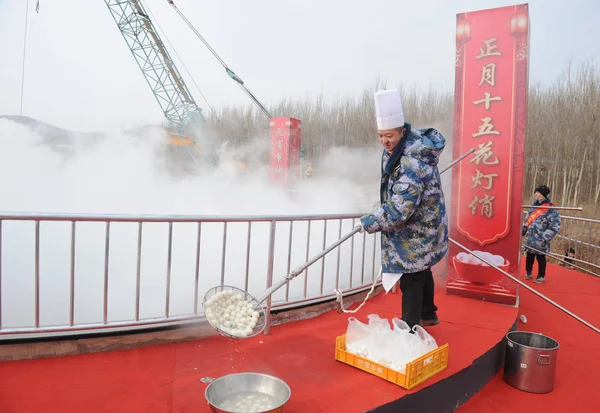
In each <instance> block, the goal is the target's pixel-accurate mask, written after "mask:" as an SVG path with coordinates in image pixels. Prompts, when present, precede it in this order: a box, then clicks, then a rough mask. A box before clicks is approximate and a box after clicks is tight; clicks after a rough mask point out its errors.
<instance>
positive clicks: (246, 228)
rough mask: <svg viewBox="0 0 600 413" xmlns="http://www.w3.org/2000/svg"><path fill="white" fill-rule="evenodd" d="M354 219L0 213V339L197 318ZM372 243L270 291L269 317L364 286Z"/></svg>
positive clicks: (291, 263) (346, 250)
mask: <svg viewBox="0 0 600 413" xmlns="http://www.w3.org/2000/svg"><path fill="white" fill-rule="evenodd" d="M357 218H359V215H356V214H346V215H305V216H180V215H139V216H134V215H73V214H38V213H36V214H33V213H32V214H27V213H0V341H2V340H10V339H14V338H31V337H41V336H61V335H72V334H77V335H81V334H87V333H90V332H97V331H98V330H102V331H119V330H132V329H141V328H149V327H154V326H162V325H170V324H182V323H189V322H198V321H203V320H204V317H203V313H202V309H201V302H202V299H203V297H204V294H205V293H206V291H207V290H208V289H210V288H212V287H213V286H215V285H221V284H227V285H234V286H237V287H239V288H242V289H244V290H246V291H248V292H250V293H251V294H253V295H260V293H261V292H263V291H264V290H266V289H267V288H268V287H270V286H271V285H272V283H273V280H274V278H275V277H283V276H285V275H286V274H288V273H289V272H290V270H291V269H292V268H293V267H296V266H297V265H299V264H302V263H304V262H306V261H308V259H309V258H310V257H311V256H314V255H315V254H316V253H318V252H320V251H321V250H323V249H325V247H326V246H327V245H329V244H331V243H332V242H333V241H335V240H337V239H338V238H340V237H341V235H342V232H347V231H350V230H351V229H352V228H353V227H354V226H355V225H356V223H357ZM379 242H380V241H379V237H377V236H375V235H369V234H366V233H363V234H358V235H356V236H354V237H352V239H351V240H349V241H347V242H345V243H344V244H342V245H341V246H339V247H338V248H336V249H335V250H333V251H332V252H331V253H330V254H329V255H327V256H325V257H323V258H322V259H320V260H319V261H317V262H316V263H315V264H314V265H313V266H311V267H309V268H307V269H306V270H305V271H304V273H303V274H301V275H299V276H298V277H297V278H295V279H294V280H292V281H291V282H290V283H289V284H288V285H286V287H285V288H282V289H281V290H279V291H277V292H275V293H274V294H273V296H272V300H269V302H268V303H267V310H268V312H270V311H272V310H278V309H284V308H290V307H298V306H303V305H308V304H312V303H317V302H322V301H326V300H329V299H334V298H335V294H334V292H333V290H334V289H339V290H341V291H342V292H343V293H345V294H346V295H347V294H352V293H355V292H358V291H361V290H364V289H367V288H369V287H370V285H371V284H372V282H373V280H374V279H375V277H376V274H377V271H378V270H379V261H380V248H379ZM32 258H33V259H32Z"/></svg>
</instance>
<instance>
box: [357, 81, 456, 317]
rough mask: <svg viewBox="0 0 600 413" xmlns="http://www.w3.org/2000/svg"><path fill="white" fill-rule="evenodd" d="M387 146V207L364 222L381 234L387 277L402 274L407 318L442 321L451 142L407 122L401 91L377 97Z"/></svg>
mask: <svg viewBox="0 0 600 413" xmlns="http://www.w3.org/2000/svg"><path fill="white" fill-rule="evenodd" d="M375 109H376V112H377V129H378V133H379V138H380V141H381V144H382V146H383V147H384V151H383V155H382V168H381V169H382V177H381V188H380V200H381V206H380V207H379V208H377V209H376V210H375V211H374V212H373V213H371V214H368V215H365V216H363V217H362V218H361V219H360V222H361V226H362V229H363V230H364V231H366V232H368V233H370V234H371V233H374V232H381V260H382V264H381V265H382V273H383V274H384V276H385V275H386V274H394V275H397V276H400V290H401V291H402V319H403V320H404V321H405V322H406V323H407V324H408V325H409V326H410V327H413V326H414V325H416V324H420V325H422V326H431V325H435V324H437V323H439V319H438V317H437V313H436V312H437V307H436V305H435V303H434V281H433V275H432V273H431V267H432V266H433V265H435V264H436V263H438V262H439V261H440V260H441V259H442V258H443V257H444V255H445V254H446V252H447V251H448V219H447V215H446V205H445V201H444V194H443V192H442V183H441V180H440V173H439V171H438V167H437V165H438V161H439V157H440V154H441V153H442V151H443V149H444V146H445V139H444V137H443V136H442V134H440V133H439V132H438V131H437V130H435V129H419V130H412V128H411V125H410V123H405V121H404V114H403V111H402V104H401V100H400V95H399V91H398V90H384V91H379V92H377V93H376V94H375Z"/></svg>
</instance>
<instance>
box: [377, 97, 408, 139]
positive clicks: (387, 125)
mask: <svg viewBox="0 0 600 413" xmlns="http://www.w3.org/2000/svg"><path fill="white" fill-rule="evenodd" d="M375 114H376V117H377V129H379V130H385V129H394V128H401V127H403V126H404V112H402V101H401V99H400V91H399V90H398V89H390V90H380V91H378V92H376V93H375Z"/></svg>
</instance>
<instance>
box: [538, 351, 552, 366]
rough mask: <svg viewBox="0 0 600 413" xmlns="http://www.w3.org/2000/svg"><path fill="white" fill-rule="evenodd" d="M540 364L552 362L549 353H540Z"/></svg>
mask: <svg viewBox="0 0 600 413" xmlns="http://www.w3.org/2000/svg"><path fill="white" fill-rule="evenodd" d="M537 362H538V364H544V365H548V364H550V355H549V354H540V355H539V356H538V358H537Z"/></svg>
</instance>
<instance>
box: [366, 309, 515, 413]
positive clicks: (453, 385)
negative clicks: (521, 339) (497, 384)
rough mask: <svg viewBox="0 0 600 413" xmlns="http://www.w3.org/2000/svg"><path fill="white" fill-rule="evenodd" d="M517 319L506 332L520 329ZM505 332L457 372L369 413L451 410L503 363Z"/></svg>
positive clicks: (442, 411)
mask: <svg viewBox="0 0 600 413" xmlns="http://www.w3.org/2000/svg"><path fill="white" fill-rule="evenodd" d="M517 323H518V318H517V319H515V322H514V323H513V325H512V326H511V327H510V329H509V330H508V331H507V334H508V333H509V332H511V331H514V330H516V329H517ZM505 354H506V335H505V336H504V337H503V338H502V340H500V341H499V342H498V343H496V345H495V346H494V347H492V348H491V349H489V350H488V351H486V352H485V353H484V354H482V355H481V356H480V357H478V358H477V359H475V360H474V361H473V363H472V364H471V365H470V366H469V367H466V368H464V369H462V370H461V371H459V372H458V373H456V374H453V375H452V376H450V377H447V378H445V379H444V380H441V381H439V382H437V383H435V384H432V385H431V386H427V387H425V388H423V389H422V390H419V391H418V392H416V393H411V394H407V395H406V396H404V397H401V398H400V399H398V400H396V401H393V402H390V403H388V404H385V405H383V406H379V407H376V408H374V409H372V410H369V411H368V412H369V413H398V412H419V413H450V412H453V411H455V410H456V409H458V407H459V406H460V405H462V404H463V403H465V402H466V401H467V400H469V399H470V398H471V397H473V395H474V394H475V393H477V392H478V391H479V390H481V389H482V388H483V387H484V386H485V385H486V384H487V383H488V382H489V381H490V380H491V379H492V377H494V376H495V375H496V374H497V373H498V372H499V371H500V369H501V368H502V367H503V366H504V357H505Z"/></svg>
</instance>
